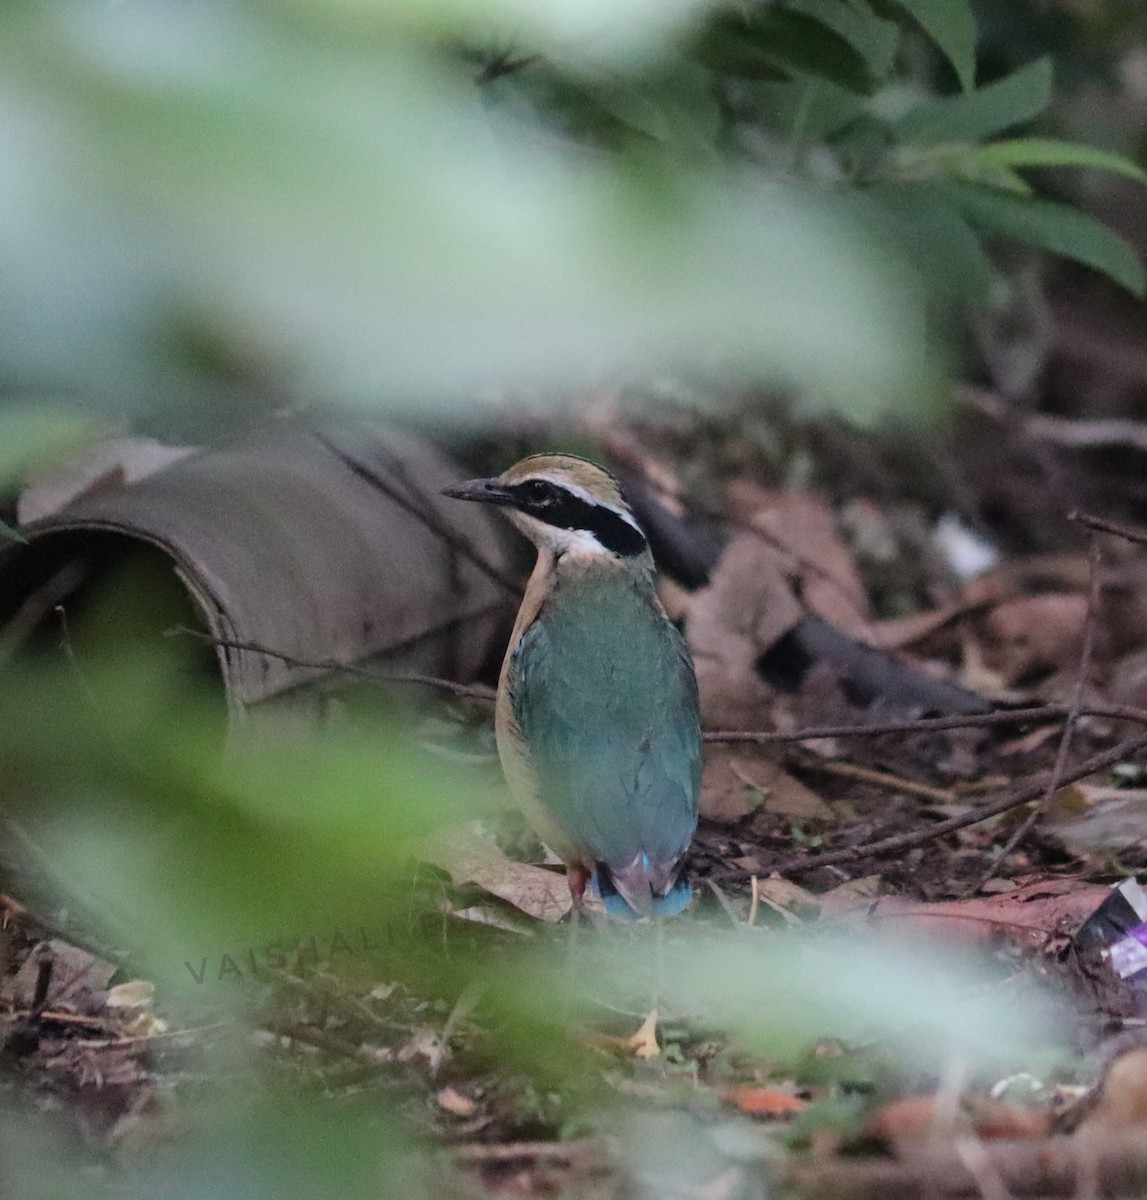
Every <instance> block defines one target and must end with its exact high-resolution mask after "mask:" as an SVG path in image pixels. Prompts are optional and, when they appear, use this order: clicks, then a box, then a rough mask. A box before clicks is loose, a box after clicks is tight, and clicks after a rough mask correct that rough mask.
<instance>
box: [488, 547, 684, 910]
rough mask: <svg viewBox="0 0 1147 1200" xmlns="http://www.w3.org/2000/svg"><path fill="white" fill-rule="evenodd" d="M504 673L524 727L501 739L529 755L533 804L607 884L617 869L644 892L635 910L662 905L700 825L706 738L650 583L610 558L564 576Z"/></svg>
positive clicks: (621, 880)
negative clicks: (608, 563)
mask: <svg viewBox="0 0 1147 1200" xmlns="http://www.w3.org/2000/svg"><path fill="white" fill-rule="evenodd" d="M505 682H506V687H507V692H508V698H509V709H510V712H511V713H512V717H513V721H514V724H516V726H517V727H518V729H517V730H515V731H514V732H513V742H514V744H513V746H507V745H505V743H506V742H508V741H509V740H511V739H510V736H509V735H508V731H507V730H505V729H502V730H500V731H499V732H500V744H501V745H502V749H503V754H504V756H505V754H506V753H507V751H509V752H510V753H511V754H519V755H520V754H522V753H523V752H524V754H525V756H526V758H527V759H528V763H529V767H530V774H531V775H532V777H533V779H532V781H531V782H532V784H533V787H534V788H535V789H536V791H537V793H538V794H537V796H536V797H533V798H532V799H533V800H534V801H536V803H537V804H538V805H539V806H540V807H541V808H542V809H543V810H544V813H545V816H546V817H547V819H548V820H549V822H552V824H553V825H555V826H557V827H558V828H559V829H560V831H561V832H562V834H563V835H564V836H565V838H566V839H567V845H569V844H573V845H574V846H576V847H577V849H578V850H579V851H580V853H581V856H582V858H583V860H584V861H585V862H587V863H589V864H592V865H597V864H603V865H604V866H605V867H606V868H607V871H606V872H605V874H606V876H607V878H606V879H604V880H603V879H599V887H600V888H602V890H603V891H604V890H605V889H606V888H608V887H609V886H611V879H612V878H614V877H615V878H616V881H617V884H618V886H619V887H620V888H621V890H622V892H623V893H624V894H625V895H626V898H627V899H630V896H629V890H631V889H629V888H627V886H626V885H627V881H629V882H632V881H633V880H636V883H635V884H634V885H633V886H635V887H636V888H637V890H638V892H641V891H642V888H644V891H645V893H647V895H638V897H637V900H636V901H635V902H631V906H633V907H635V908H636V909H637V911H642V910H644V911H650V909H651V908H652V910H654V911H656V910H657V904H658V900H659V898H660V899H662V900H663V899H664V895H665V893H666V892H668V891H669V890H671V889H672V887H673V885H674V882H675V879H676V869H677V863H678V860H679V859H680V856H681V855H682V853H683V852H684V850H685V848H686V847H687V846H688V844H689V841H690V839H691V837H692V835H693V831H694V829H695V827H696V823H697V798H698V793H699V789H700V775H701V737H700V729H699V718H698V709H697V687H696V680H695V678H694V674H693V668H692V664H691V663H690V661H689V657H688V653H687V652H686V649H685V646H684V642H683V640H682V638H681V636H680V634H679V633H678V632H677V630H676V629H675V628H674V627H673V626H672V625H671V624H670V623H669V621H668V620H667V619H666V617H665V615H664V612H663V611H662V610H661V608H660V605H659V604H658V603H657V601H656V598H655V596H654V593H653V588H652V583H651V582H650V581H649V579H648V578H647V577H643V576H636V575H634V574H631V573H629V572H624V571H617V570H614V569H609V568H608V567H603V568H593V567H591V568H589V569H587V570H585V571H583V572H579V573H577V574H576V575H573V576H572V577H570V578H566V579H559V580H558V582H557V583H556V585H555V586H554V587H553V588H552V590H551V591H550V593H549V595H548V596H547V598H546V601H545V604H544V606H543V607H542V609H541V611H540V613H539V616H538V619H537V620H535V621H534V622H533V624H532V625H531V626H530V627H529V628H528V629H527V630H526V632H525V634H524V636H523V637H522V640H521V642H520V643H519V645H518V647H517V650H516V652H515V653H514V655H513V656H512V657H511V659H510V660H509V661H508V663H507V669H506V680H505ZM519 731H520V738H519V736H518V734H519ZM529 807H530V805H529V804H527V808H529ZM627 872H628V874H626V873H627ZM643 880H644V883H643V882H642V881H643ZM685 895H686V896H687V892H686V893H685Z"/></svg>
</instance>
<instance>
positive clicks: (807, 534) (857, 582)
mask: <svg viewBox="0 0 1147 1200" xmlns="http://www.w3.org/2000/svg"><path fill="white" fill-rule="evenodd" d="M728 496H729V504H730V507H731V509H732V511H733V513H734V514H735V515H736V516H738V517H739V518H740V519H741V520H742V521H747V522H748V523H749V524H751V525H752V526H753V527H754V528H756V529H759V530H760V531H761V533H762V534H764V535H765V536H766V537H767V538H768V539H769V541H770V542H771V543H772V544H773V545H775V546H777V547H780V548H781V549H782V550H784V551H785V552H787V555H788V557H789V559H790V562H791V567H790V572H791V574H792V575H793V576H794V577H795V578H797V579H798V580H799V581H800V595H801V598H802V599H803V600H804V602H805V604H806V605H807V606H808V608H809V610H810V611H811V612H814V613H816V614H817V615H818V616H821V617H823V618H824V619H825V620H826V621H829V622H831V623H832V624H833V625H835V626H836V627H837V628H838V629H842V630H844V632H845V633H848V634H851V635H852V636H853V637H855V638H858V639H860V640H862V641H863V640H866V639H867V636H868V632H869V629H868V623H869V615H870V613H869V605H868V595H867V592H866V591H865V588H864V582H863V580H862V579H861V578H860V573H859V572H858V571H857V569H856V564H855V562H854V561H853V557H852V552H851V551H850V550H849V548H848V546H847V545H846V544H845V542H844V540H843V539H842V538H841V536H840V534H839V533H838V532H837V520H836V514H835V513H834V512H833V510H832V508H831V506H830V505H829V504H828V502H827V500H825V499H824V497H823V496H820V495H818V494H817V493H815V492H794V491H771V490H768V489H765V488H762V487H760V486H759V485H758V484H755V483H753V482H751V481H749V480H736V481H735V482H733V483H732V484H730V486H729V489H728Z"/></svg>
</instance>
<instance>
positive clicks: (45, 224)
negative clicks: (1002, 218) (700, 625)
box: [0, 0, 923, 420]
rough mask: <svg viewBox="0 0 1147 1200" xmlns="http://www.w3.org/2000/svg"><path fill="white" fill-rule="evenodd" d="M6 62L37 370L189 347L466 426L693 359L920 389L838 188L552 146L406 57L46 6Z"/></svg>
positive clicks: (28, 13)
mask: <svg viewBox="0 0 1147 1200" xmlns="http://www.w3.org/2000/svg"><path fill="white" fill-rule="evenodd" d="M803 19H804V20H808V18H803ZM814 24H815V23H814ZM817 28H819V29H821V30H822V32H823V34H824V36H825V37H835V36H836V35H833V34H831V33H830V31H828V30H827V29H826V28H825V27H823V26H817ZM841 45H842V46H844V48H845V50H846V51H848V52H849V53H851V50H850V48H849V47H848V46H847V43H844V42H841ZM0 66H2V68H3V72H4V77H5V82H4V86H3V88H2V89H0V161H3V162H5V163H6V164H7V169H6V171H5V172H4V176H3V180H2V181H0V188H3V189H4V193H3V196H2V198H3V200H4V202H5V205H6V207H7V209H8V211H9V213H10V219H9V220H8V221H7V222H6V223H5V226H4V228H3V229H0V316H2V317H3V320H4V321H5V324H6V327H7V328H8V330H9V337H8V339H7V341H6V351H5V354H6V357H7V360H8V361H7V364H6V365H7V368H8V370H9V371H10V372H13V373H15V374H16V375H17V376H18V377H21V378H28V379H33V380H41V381H42V380H44V379H51V380H53V382H62V381H70V382H72V383H75V384H79V385H81V386H84V387H86V388H98V389H99V390H100V392H102V393H103V394H104V395H105V396H107V395H112V396H114V397H115V399H116V402H117V403H119V402H122V401H123V400H124V399H125V398H128V399H130V398H135V399H136V401H137V402H142V401H143V400H144V399H145V398H146V399H150V397H151V395H152V393H153V389H155V388H156V387H162V388H163V389H165V391H166V392H167V393H170V391H171V388H172V387H173V386H175V385H176V384H178V385H179V386H181V387H182V388H183V389H185V393H184V394H187V395H195V394H196V393H195V390H194V389H195V388H201V387H202V381H201V380H200V379H199V377H198V375H197V371H198V370H199V369H200V368H201V367H202V363H201V362H198V361H196V362H188V361H185V360H182V359H181V358H180V357H179V354H178V353H176V352H175V350H177V349H178V347H179V346H181V345H185V344H187V342H188V337H189V335H187V334H186V332H182V333H181V332H179V331H181V330H182V331H186V330H189V329H190V330H193V331H194V330H201V331H206V332H205V333H197V334H195V338H194V339H192V340H195V339H198V342H199V343H202V342H203V340H204V338H205V337H208V338H209V340H210V341H211V343H212V344H213V345H214V346H215V347H216V351H215V356H216V358H219V359H220V360H221V361H231V362H235V363H238V364H241V369H242V370H244V371H246V372H248V373H249V374H250V375H251V377H252V378H253V379H259V380H273V381H275V383H276V385H277V386H279V387H281V388H283V389H286V390H287V391H288V392H291V393H294V394H297V395H304V396H308V397H311V396H315V397H320V398H327V399H332V400H337V401H340V402H344V403H347V402H353V403H358V404H380V403H381V404H385V405H386V406H387V407H388V408H394V407H400V408H407V409H410V408H415V409H417V410H419V411H423V410H425V409H427V407H428V406H430V405H433V406H434V411H435V412H436V413H437V414H438V415H440V416H445V415H447V414H451V415H453V416H454V417H456V418H459V419H471V420H472V419H474V417H475V397H476V396H478V395H479V391H478V389H479V388H481V387H483V386H485V385H488V384H493V383H500V382H502V381H504V380H506V379H517V380H520V381H523V382H527V383H530V382H532V383H535V384H537V385H540V386H543V387H549V386H553V385H570V384H576V385H587V384H590V383H592V382H593V381H594V380H597V379H600V378H602V377H605V376H611V377H612V376H616V373H618V372H622V373H633V372H636V373H641V374H642V375H646V374H647V373H649V372H652V371H656V370H660V369H665V368H683V367H697V366H702V367H704V368H706V369H713V370H724V371H735V372H748V373H750V374H754V375H757V376H758V377H763V378H768V379H771V380H774V381H781V382H789V383H799V384H801V385H803V386H805V387H807V388H809V389H811V390H812V391H813V392H814V393H819V394H821V395H827V396H829V397H831V398H832V399H834V400H835V401H836V403H837V404H839V405H840V406H842V407H843V408H844V409H845V410H846V411H847V410H848V409H849V408H850V406H851V405H852V403H853V398H854V395H857V394H859V396H860V397H861V398H860V399H859V400H858V401H857V404H858V406H859V407H860V408H861V409H862V410H863V409H868V410H871V409H878V408H884V407H887V406H890V405H896V404H897V403H898V402H902V401H903V399H904V397H905V396H907V395H911V394H913V393H914V391H915V383H916V380H917V378H918V373H919V370H920V367H921V364H922V361H923V350H922V347H921V345H920V343H919V341H918V340H917V339H916V338H914V336H913V330H914V328H915V327H916V325H917V324H918V318H917V317H916V314H915V313H914V312H913V303H912V299H911V298H910V297H908V296H906V295H905V293H904V291H903V289H902V286H901V282H902V281H901V279H900V276H899V274H898V273H897V271H896V251H895V248H893V247H887V246H884V247H875V246H868V245H866V244H865V243H866V242H867V241H868V240H869V236H868V232H867V231H866V229H865V226H864V224H863V221H862V220H861V219H860V217H859V215H858V212H857V211H856V209H855V208H850V207H849V205H848V204H847V202H846V201H844V200H840V199H835V198H833V197H830V196H827V195H825V194H824V192H823V190H821V189H816V188H814V187H811V186H809V187H805V186H797V185H788V186H782V185H779V184H777V183H770V182H769V181H768V180H767V179H766V178H765V177H763V176H761V175H760V174H758V173H756V172H755V171H751V170H747V169H742V170H739V171H731V170H730V169H728V168H725V167H718V166H717V165H716V164H713V165H712V166H711V168H710V169H709V170H708V171H707V172H705V173H697V172H695V171H692V170H685V169H681V168H680V167H679V166H676V165H674V166H672V167H670V166H667V165H666V166H658V167H653V166H651V165H649V164H639V163H636V162H630V161H628V160H627V159H626V158H625V157H619V158H616V159H613V160H604V159H601V158H597V157H590V156H587V155H586V154H585V152H582V151H576V150H574V149H573V148H572V147H570V146H568V145H566V146H562V145H559V144H557V143H555V142H553V141H552V140H550V141H544V140H542V139H541V138H539V136H538V134H537V131H536V130H531V128H530V127H528V126H525V125H523V124H522V123H521V121H520V120H519V119H517V118H515V117H511V116H509V115H508V114H505V113H503V112H501V111H500V110H496V109H492V108H490V107H483V106H482V104H481V97H480V94H479V93H478V91H477V90H476V89H475V88H474V86H473V85H472V83H471V82H470V81H469V80H468V79H467V78H465V77H464V76H463V75H461V74H460V72H459V70H458V68H457V65H456V64H451V63H449V62H448V61H447V60H445V59H443V58H442V57H441V56H440V55H438V56H435V55H432V54H431V53H430V52H429V51H428V50H427V49H426V48H425V47H421V46H419V45H417V44H415V43H413V42H403V40H402V39H400V38H396V39H387V41H386V44H385V45H382V44H380V43H378V42H372V41H368V40H365V39H362V38H353V37H351V36H350V35H349V33H347V32H346V31H345V30H343V29H341V27H340V26H338V24H337V23H330V24H324V23H321V22H319V21H318V19H317V18H316V19H315V21H314V22H313V23H308V22H307V21H301V20H294V21H292V20H290V19H287V18H286V17H285V16H283V15H282V14H280V15H278V16H276V15H275V13H274V12H272V11H271V10H269V9H257V8H249V7H248V8H237V7H235V6H229V5H226V4H224V3H222V2H221V0H200V2H199V3H195V4H190V5H177V6H171V5H169V4H165V3H159V2H157V0H139V2H137V3H133V4H130V5H121V6H103V7H99V8H92V7H91V6H88V5H83V4H77V3H68V2H67V0H57V2H56V3H52V4H45V5H31V4H14V5H10V6H7V7H6V8H5V9H4V11H3V13H2V14H0ZM906 335H907V336H906ZM228 347H230V348H231V349H230V351H226V348H228ZM173 348H174V349H173ZM187 389H191V390H190V391H188V390H187ZM463 396H465V403H464V404H461V403H457V402H458V400H459V398H460V397H463Z"/></svg>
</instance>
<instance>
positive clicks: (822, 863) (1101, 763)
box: [771, 733, 1147, 875]
mask: <svg viewBox="0 0 1147 1200" xmlns="http://www.w3.org/2000/svg"><path fill="white" fill-rule="evenodd" d="M1143 750H1147V733H1138V734H1136V735H1135V736H1134V737H1129V738H1125V739H1124V740H1123V741H1121V742H1120V743H1118V745H1115V746H1112V747H1111V749H1110V750H1104V751H1102V752H1101V753H1099V754H1093V755H1091V756H1090V757H1089V758H1085V759H1084V760H1083V761H1082V762H1080V763H1077V764H1076V765H1075V766H1074V767H1072V768H1071V769H1070V770H1066V771H1064V772H1063V774H1062V776H1061V778H1060V780H1059V783H1060V786H1062V785H1064V784H1068V783H1074V782H1075V781H1076V780H1077V779H1083V778H1084V776H1086V775H1091V774H1093V773H1094V772H1096V771H1102V770H1103V769H1104V768H1106V767H1113V766H1115V764H1116V763H1119V762H1124V761H1126V760H1127V759H1129V758H1131V757H1132V756H1133V755H1136V754H1139V753H1141V752H1142V751H1143ZM1046 787H1047V785H1046V784H1045V783H1036V784H1029V785H1027V786H1026V787H1022V788H1017V789H1016V790H1015V791H1014V792H1008V793H1006V794H1005V795H1004V796H1001V797H1000V799H998V800H996V801H995V802H994V803H991V804H984V805H981V806H980V807H978V808H975V809H973V810H972V811H971V812H968V813H962V814H961V815H960V816H958V817H949V818H948V820H946V821H939V822H938V823H937V824H935V825H929V826H928V827H927V828H926V829H917V830H914V831H913V832H912V833H902V834H897V835H896V836H895V837H887V838H882V839H880V840H879V841H875V842H865V843H864V844H863V845H860V846H850V847H848V848H847V849H845V850H829V851H827V852H826V853H824V854H812V855H809V856H808V857H806V858H795V859H787V860H785V861H784V862H781V863H777V864H776V865H775V866H773V867H772V868H771V869H772V870H773V871H775V872H776V873H777V874H778V875H791V874H792V873H793V872H794V871H811V870H812V869H813V868H814V867H828V866H837V865H839V864H841V863H853V862H858V861H860V860H862V859H866V858H877V857H879V856H881V855H885V854H896V853H899V852H900V851H903V850H910V849H912V848H913V847H915V846H923V845H924V844H925V843H927V842H931V841H935V839H936V838H941V837H944V836H946V835H947V834H949V833H955V832H956V830H958V829H966V828H967V827H968V826H969V825H978V824H979V823H980V822H981V821H987V820H988V819H989V818H991V817H998V816H999V815H1000V814H1001V813H1005V812H1007V811H1008V810H1009V809H1013V808H1018V807H1019V806H1020V805H1021V804H1028V803H1030V802H1031V801H1032V800H1038V799H1039V798H1040V797H1041V796H1042V795H1043V794H1044V791H1045V790H1046Z"/></svg>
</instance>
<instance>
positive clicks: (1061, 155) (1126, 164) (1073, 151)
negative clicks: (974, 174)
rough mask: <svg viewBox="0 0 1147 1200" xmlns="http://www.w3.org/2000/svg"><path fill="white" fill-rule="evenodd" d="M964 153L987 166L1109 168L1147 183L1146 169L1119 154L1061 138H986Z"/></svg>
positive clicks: (1108, 169) (969, 158) (1097, 169)
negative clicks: (1002, 139)
mask: <svg viewBox="0 0 1147 1200" xmlns="http://www.w3.org/2000/svg"><path fill="white" fill-rule="evenodd" d="M965 157H966V158H967V159H968V160H969V161H972V162H978V163H981V164H983V166H985V167H987V168H989V169H990V168H992V167H1002V168H1017V167H1018V168H1023V167H1083V168H1086V169H1087V170H1091V171H1110V172H1112V173H1113V174H1116V175H1123V176H1124V177H1126V178H1127V179H1134V180H1136V181H1137V182H1139V183H1147V172H1144V171H1143V170H1142V169H1141V168H1140V167H1138V166H1136V164H1135V163H1133V162H1132V161H1131V160H1130V159H1129V158H1125V157H1124V156H1123V155H1122V154H1113V153H1111V152H1110V151H1108V150H1099V149H1097V148H1096V147H1094V146H1084V145H1081V144H1080V143H1079V142H1064V141H1060V140H1059V139H1057V138H1035V137H1031V138H1013V139H1010V140H1008V141H1002V142H990V143H988V145H986V146H976V147H970V148H968V150H967V151H966V152H965Z"/></svg>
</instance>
